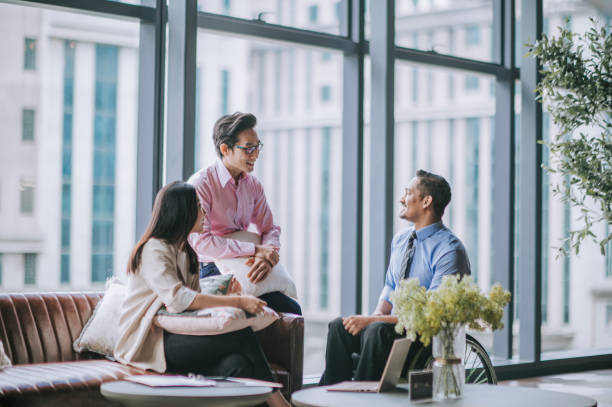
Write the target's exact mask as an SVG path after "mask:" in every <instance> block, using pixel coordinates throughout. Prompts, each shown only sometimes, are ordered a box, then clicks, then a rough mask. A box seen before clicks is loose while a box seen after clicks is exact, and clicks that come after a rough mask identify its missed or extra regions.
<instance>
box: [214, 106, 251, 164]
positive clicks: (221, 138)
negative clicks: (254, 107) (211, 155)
mask: <svg viewBox="0 0 612 407" xmlns="http://www.w3.org/2000/svg"><path fill="white" fill-rule="evenodd" d="M256 124H257V118H256V117H255V116H254V115H253V114H251V113H241V112H236V113H233V114H226V115H225V116H221V117H220V118H219V120H217V122H216V123H215V127H214V129H213V142H214V143H215V148H216V149H217V155H218V156H219V157H222V154H221V144H226V145H227V146H228V147H229V148H234V146H235V145H236V142H237V141H238V135H239V134H240V133H241V132H243V131H244V130H247V129H252V128H254V127H255V125H256Z"/></svg>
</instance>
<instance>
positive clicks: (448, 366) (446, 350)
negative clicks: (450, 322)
mask: <svg viewBox="0 0 612 407" xmlns="http://www.w3.org/2000/svg"><path fill="white" fill-rule="evenodd" d="M432 351H433V357H434V363H433V398H434V400H444V399H449V398H459V397H461V396H462V395H463V387H464V385H465V367H464V365H463V355H464V353H465V325H456V326H450V327H444V328H442V329H441V330H440V332H439V333H438V334H437V335H435V336H434V337H433V345H432Z"/></svg>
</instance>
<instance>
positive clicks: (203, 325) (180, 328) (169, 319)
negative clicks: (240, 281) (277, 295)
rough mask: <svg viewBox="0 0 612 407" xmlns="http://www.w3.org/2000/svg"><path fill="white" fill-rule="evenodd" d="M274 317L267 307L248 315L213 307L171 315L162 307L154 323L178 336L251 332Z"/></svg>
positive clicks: (239, 310)
mask: <svg viewBox="0 0 612 407" xmlns="http://www.w3.org/2000/svg"><path fill="white" fill-rule="evenodd" d="M277 319H278V314H277V313H276V312H274V311H273V310H272V309H270V308H268V307H264V310H263V312H261V313H259V314H257V315H248V316H247V314H246V313H245V312H244V311H243V310H241V309H239V308H234V307H213V308H206V309H202V310H198V311H187V312H181V313H178V314H172V313H170V312H168V311H166V310H164V309H162V310H160V311H159V312H158V313H157V316H156V317H155V320H154V321H155V322H154V323H155V325H157V326H158V327H160V328H162V329H163V330H164V331H168V332H172V333H175V334H180V335H201V336H206V335H220V334H224V333H227V332H234V331H239V330H241V329H244V328H247V327H251V329H252V330H253V331H255V332H257V331H260V330H262V329H264V328H266V327H267V326H268V325H270V324H272V323H273V322H274V321H276V320H277Z"/></svg>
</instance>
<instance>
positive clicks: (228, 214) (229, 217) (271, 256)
mask: <svg viewBox="0 0 612 407" xmlns="http://www.w3.org/2000/svg"><path fill="white" fill-rule="evenodd" d="M256 124H257V119H256V118H255V116H254V115H252V114H250V113H240V112H237V113H234V114H231V115H225V116H222V117H221V118H220V119H219V120H217V122H216V123H215V126H214V131H213V141H214V143H215V148H216V149H217V155H218V156H219V159H217V161H216V162H215V163H214V164H213V165H211V166H210V167H208V168H203V169H201V170H200V171H198V172H196V173H195V174H193V175H192V176H191V177H190V178H189V183H191V184H193V185H194V186H195V188H196V191H197V194H198V197H199V199H200V204H201V205H202V208H203V209H204V211H205V212H206V214H207V215H208V216H206V218H205V221H204V227H203V229H204V230H203V232H202V233H194V234H192V235H191V236H190V237H189V243H190V244H191V246H192V247H193V249H194V250H195V252H196V253H197V255H198V259H199V261H200V264H201V267H200V277H201V278H203V277H208V276H211V275H215V274H219V270H218V269H217V267H216V266H215V263H214V261H215V260H216V259H225V258H232V257H246V256H251V257H252V264H251V269H250V270H249V274H248V277H249V278H250V280H251V281H252V282H254V283H256V282H259V281H262V280H263V279H264V278H266V276H267V274H268V273H269V272H270V270H271V269H272V267H274V266H275V265H276V264H277V263H278V261H279V254H278V251H279V249H280V240H279V236H280V227H278V226H277V225H275V224H274V219H273V216H272V211H271V210H270V207H269V206H268V203H267V201H266V195H265V193H264V190H263V187H262V185H261V183H260V182H259V180H258V179H257V178H255V177H254V176H252V175H250V173H251V172H252V171H253V169H254V168H255V162H256V161H257V158H258V157H259V151H260V150H261V148H262V146H263V144H262V143H261V142H260V140H259V137H258V136H257V132H256V131H255V129H254V128H255V125H256ZM251 224H253V225H254V226H255V228H256V230H257V233H259V234H260V235H261V244H260V245H255V244H253V243H247V242H240V241H238V240H235V239H230V238H227V237H224V236H225V235H227V234H229V233H232V232H236V231H239V230H247V229H248V228H249V226H250V225H251ZM260 298H261V299H263V300H264V301H266V302H267V303H268V306H270V307H271V308H272V309H274V310H276V311H279V312H290V313H294V314H301V308H300V306H299V304H298V303H297V302H295V301H294V300H293V299H291V298H290V297H288V296H286V295H284V294H282V293H280V292H273V293H267V294H263V295H262V296H261V297H260Z"/></svg>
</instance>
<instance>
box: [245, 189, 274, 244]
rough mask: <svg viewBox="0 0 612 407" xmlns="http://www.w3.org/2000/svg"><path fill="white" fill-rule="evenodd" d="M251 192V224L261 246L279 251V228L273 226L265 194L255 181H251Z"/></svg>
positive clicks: (272, 218)
mask: <svg viewBox="0 0 612 407" xmlns="http://www.w3.org/2000/svg"><path fill="white" fill-rule="evenodd" d="M253 182H254V185H253V191H254V194H255V206H254V208H253V215H252V216H251V222H252V223H253V224H254V225H255V226H256V227H257V231H258V232H259V234H260V235H261V244H262V245H264V246H272V247H276V248H277V249H280V232H281V229H280V226H278V225H275V224H274V217H273V216H272V211H271V210H270V206H269V205H268V201H267V200H266V194H265V193H264V190H263V187H262V186H261V184H260V183H259V181H257V180H256V179H253Z"/></svg>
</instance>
